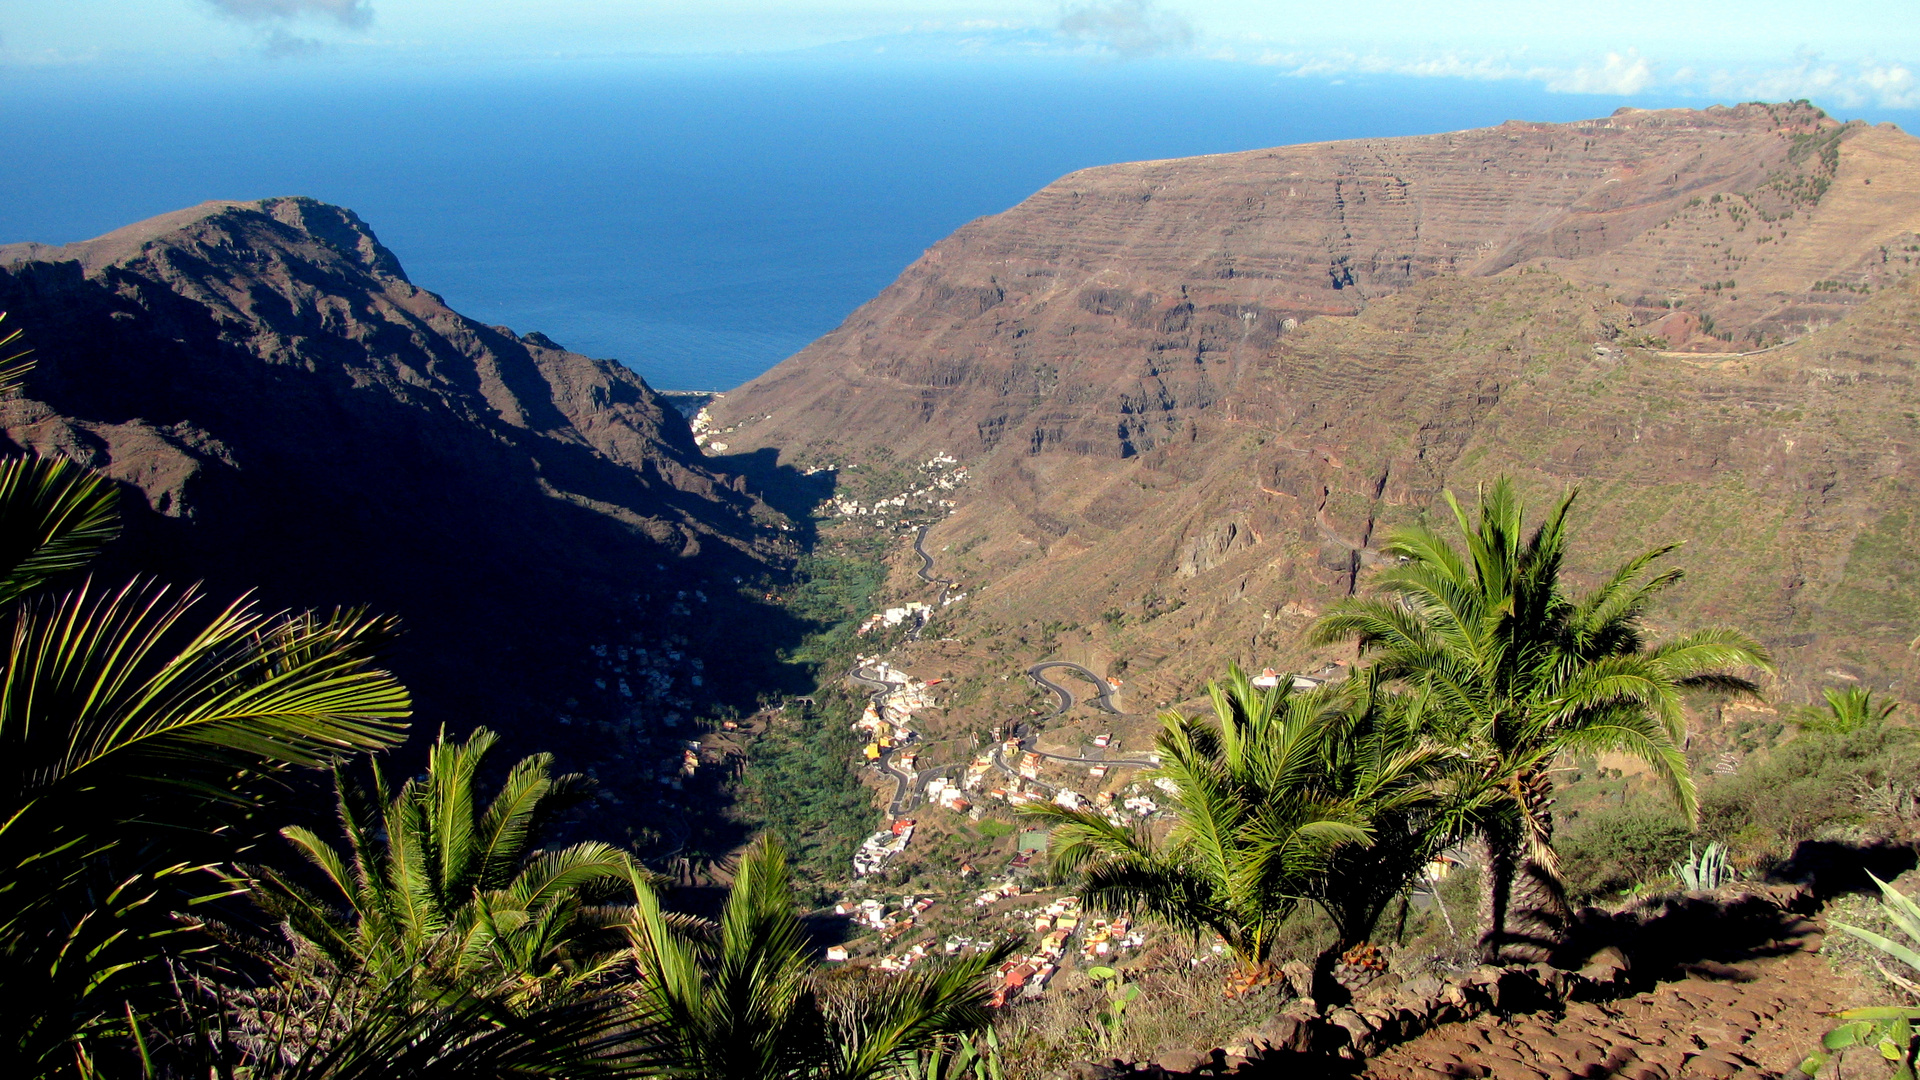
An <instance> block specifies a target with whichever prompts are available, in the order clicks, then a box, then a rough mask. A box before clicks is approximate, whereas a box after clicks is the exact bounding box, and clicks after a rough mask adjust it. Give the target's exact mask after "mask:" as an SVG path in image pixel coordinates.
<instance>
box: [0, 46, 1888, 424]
mask: <svg viewBox="0 0 1920 1080" xmlns="http://www.w3.org/2000/svg"><path fill="white" fill-rule="evenodd" d="M1623 104H1624V105H1636V106H1640V107H1658V106H1664V105H1704V104H1709V103H1708V102H1704V101H1694V100H1685V101H1682V100H1670V99H1654V98H1610V97H1599V96H1588V95H1570V94H1552V93H1548V92H1546V91H1544V90H1541V89H1539V88H1537V87H1534V86H1532V85H1529V84H1524V83H1517V82H1504V83H1502V82H1476V81H1469V80H1456V79H1411V78H1386V77H1369V78H1365V79H1351V78H1350V79H1347V80H1345V81H1339V80H1328V79H1307V78H1296V77H1289V76H1284V75H1280V74H1277V73H1275V72H1274V71H1272V70H1271V69H1264V68H1260V67H1257V66H1252V65H1227V64H1220V63H1200V62H1194V61H1182V62H1173V61H1136V62H1128V63H1089V62H1082V61H1076V60H1064V59H1051V60H1047V61H1038V60H1032V61H1002V60H993V61H981V62H974V63H962V62H953V61H917V62H894V63H883V62H880V61H878V60H874V61H855V60H848V59H845V58H840V59H837V60H835V61H833V62H825V61H821V60H805V59H791V58H787V59H781V58H754V57H734V58H694V59H686V58H682V59H651V60H627V61H607V62H598V63H591V64H583V63H569V64H561V63H558V62H556V63H551V64H528V65H521V66H518V67H515V68H511V69H507V68H502V69H494V70H486V71H471V70H469V71H454V70H445V71H425V72H413V73H408V74H405V75H399V74H365V73H362V74H356V75H353V76H351V77H342V76H339V75H338V74H335V75H329V74H328V73H326V72H325V71H315V72H305V71H302V70H297V69H291V68H290V69H289V70H288V72H287V73H284V74H281V75H277V76H275V77H274V78H271V79H266V80H262V79H260V78H255V77H246V78H242V77H239V76H237V75H236V76H222V75H220V74H219V73H214V74H212V75H208V76H206V77H203V78H169V79H164V80H163V79H154V80H148V81H141V82H136V81H131V80H129V79H124V78H120V79H109V80H98V81H94V80H88V79H84V78H82V77H80V76H77V75H73V74H35V73H32V72H23V71H18V70H16V71H12V72H7V73H5V77H4V80H0V136H3V138H0V242H10V241H15V240H40V241H44V242H48V243H65V242H69V241H73V240H80V239H85V238H88V237H91V236H95V235H98V234H100V233H103V232H106V231H109V230H111V229H114V228H117V227H119V226H121V225H124V224H128V223H130V222H133V221H137V220H139V219H141V218H144V217H148V216H151V215H153V214H158V213H162V212H164V211H167V210H173V209H177V208H179V207H183V206H188V205H191V204H193V203H197V202H200V201H203V200H206V199H216V198H219V199H251V198H261V197H266V196H271V195H294V194H298V195H311V196H313V197H315V198H319V199H324V200H326V201H328V202H333V203H338V204H341V205H344V206H348V207H351V208H352V209H353V210H355V211H356V212H358V213H359V214H360V216H361V217H362V218H364V219H365V220H366V221H367V222H368V223H369V224H370V225H371V226H372V227H373V229H374V231H375V232H376V233H378V234H379V236H380V238H381V240H382V241H383V242H385V243H386V244H387V246H388V247H390V248H392V249H393V250H394V252H395V253H396V254H397V255H398V256H399V257H400V260H401V262H402V263H403V264H404V265H405V266H406V268H407V271H408V274H409V275H410V276H411V277H412V278H413V280H414V282H415V283H416V284H418V285H420V286H422V287H423V288H427V289H431V290H433V291H435V292H437V293H440V294H441V295H443V296H445V297H446V299H447V301H448V302H449V303H450V304H451V305H452V306H453V307H454V308H455V309H456V310H459V311H461V312H463V313H465V314H467V315H470V316H473V317H475V318H479V319H483V320H485V321H487V322H490V323H497V324H503V325H506V326H509V327H511V328H513V329H514V330H516V331H519V332H521V333H525V332H528V331H532V330H538V331H541V332H543V333H545V334H547V335H548V336H550V337H552V338H553V339H555V340H556V341H559V342H560V343H562V344H564V345H566V346H567V347H569V348H572V349H575V350H577V351H579V352H584V353H587V354H589V355H593V356H601V357H611V358H615V359H618V360H620V361H622V362H623V363H626V364H628V365H629V366H631V367H633V368H634V369H636V370H637V371H639V372H640V373H641V374H642V375H644V376H645V377H646V378H647V380H648V381H649V382H651V383H652V384H653V385H654V386H656V387H659V388H661V389H667V390H689V391H692V390H701V391H707V390H724V389H728V388H730V387H733V386H736V385H739V384H740V383H742V382H745V381H747V380H748V379H751V378H753V377H754V376H756V375H758V374H760V373H761V372H763V371H765V370H766V369H767V368H769V367H771V366H773V365H774V364H776V363H778V362H779V361H780V360H781V359H783V358H785V357H786V356H789V355H791V354H792V353H793V352H795V351H797V350H798V349H800V348H801V347H803V346H804V345H806V344H807V343H808V342H809V341H811V340H813V339H814V338H816V337H818V336H819V335H821V334H823V333H825V332H827V331H828V330H831V329H832V328H833V327H834V326H835V325H837V324H838V323H839V322H840V321H841V320H842V319H843V318H845V317H846V315H847V314H848V313H849V312H851V311H852V310H853V309H854V308H855V307H857V306H858V305H859V304H860V303H862V302H863V301H865V300H867V299H868V298H869V297H871V296H872V295H873V294H874V293H876V292H878V291H879V290H880V289H881V288H883V287H884V286H885V285H886V284H887V283H888V282H889V281H891V280H892V279H893V278H894V276H895V275H896V274H898V273H899V272H900V270H901V269H902V268H903V267H904V266H906V265H907V264H908V263H909V262H911V261H912V260H913V259H914V258H916V257H917V256H918V255H919V254H920V252H921V251H923V250H924V249H926V248H927V247H928V246H930V245H931V244H933V243H934V242H935V241H937V240H939V239H940V238H941V237H942V236H945V235H946V234H947V233H949V232H951V231H952V230H953V229H955V228H956V227H958V226H960V225H961V224H964V223H965V222H966V221H968V220H970V219H972V218H975V217H978V216H981V215H985V214H992V213H996V212H998V211H1000V210H1004V209H1006V208H1007V207H1009V206H1012V205H1013V204H1015V203H1017V202H1019V201H1020V200H1021V199H1022V198H1024V197H1026V196H1027V195H1028V194H1030V193H1031V192H1033V191H1034V190H1035V189H1037V188H1039V187H1041V186H1042V185H1044V184H1046V183H1048V182H1049V181H1051V180H1053V179H1055V178H1056V177H1058V176H1060V175H1062V174H1064V173H1067V172H1070V171H1073V170H1075V169H1080V168H1085V167H1087V166H1092V165H1101V164H1107V163H1112V162H1119V161H1135V160H1144V159H1152V158H1166V157H1180V156H1186V155H1192V154H1207V153H1219V152H1226V151H1234V150H1247V149H1254V148H1258V147H1265V146H1277V145H1283V144H1287V143H1295V142H1308V141H1316V140H1323V139H1336V138H1353V137H1365V136H1391V135H1406V134H1418V133H1425V132H1433V131H1447V130H1457V129H1460V128H1467V127H1478V126H1483V125H1488V124H1497V123H1500V122H1501V121H1504V120H1508V119H1529V120H1547V121H1565V120H1575V119H1581V118H1585V117H1590V116H1603V115H1606V114H1607V113H1610V112H1612V111H1613V110H1614V109H1615V108H1617V107H1619V106H1620V105H1623ZM1836 112H1844V111H1842V110H1836ZM1845 115H1852V114H1850V113H1847V114H1845ZM1867 118H1868V119H1872V120H1876V121H1878V120H1884V119H1892V120H1895V121H1896V122H1900V123H1902V125H1903V126H1906V127H1908V129H1909V130H1914V128H1913V127H1912V124H1913V122H1914V120H1915V119H1920V117H1916V116H1914V115H1911V114H1909V115H1901V114H1897V113H1887V112H1885V111H1884V110H1883V111H1882V112H1880V113H1871V114H1868V115H1867Z"/></svg>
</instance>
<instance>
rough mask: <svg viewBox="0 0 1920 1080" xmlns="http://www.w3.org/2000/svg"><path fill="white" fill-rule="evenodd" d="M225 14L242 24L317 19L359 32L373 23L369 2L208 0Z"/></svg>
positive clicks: (349, 0) (339, 0) (347, 0)
mask: <svg viewBox="0 0 1920 1080" xmlns="http://www.w3.org/2000/svg"><path fill="white" fill-rule="evenodd" d="M207 2H208V3H210V4H212V5H213V6H214V8H215V9H216V10H218V11H219V12H220V13H221V14H223V15H227V16H230V17H232V18H235V19H239V20H241V21H242V22H291V21H292V20H294V19H299V18H304V17H307V16H315V17H318V18H321V19H324V20H327V21H329V22H336V23H339V24H340V25H341V26H346V27H353V28H359V27H362V26H365V25H367V24H368V23H370V22H372V21H373V8H372V7H370V6H368V4H367V0H207Z"/></svg>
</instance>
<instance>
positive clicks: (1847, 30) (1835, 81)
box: [0, 0, 1920, 110]
mask: <svg viewBox="0 0 1920 1080" xmlns="http://www.w3.org/2000/svg"><path fill="white" fill-rule="evenodd" d="M1909 2H1910V0H1894V2H1882V0H1838V2H1836V3H1834V4H1832V5H1829V6H1828V7H1827V8H1826V9H1823V10H1822V11H1820V12H1818V13H1817V14H1815V13H1810V12H1808V11H1807V10H1806V9H1805V8H1804V6H1802V5H1799V4H1798V3H1796V2H1795V0H1745V2H1741V3H1735V2H1733V0H1703V2H1702V3H1698V4H1693V5H1687V6H1684V7H1680V8H1675V7H1671V6H1663V5H1657V4H1651V0H1619V3H1617V4H1615V5H1610V6H1609V7H1608V9H1607V10H1606V11H1604V12H1603V11H1600V10H1599V9H1597V8H1594V7H1593V6H1592V5H1581V4H1577V3H1574V2H1573V0H1534V2H1531V3H1522V2H1521V0H1459V3H1457V4H1455V5H1449V6H1448V8H1447V9H1446V10H1445V11H1439V10H1437V9H1435V8H1432V7H1429V6H1425V5H1419V4H1415V3H1412V2H1411V0H1350V2H1349V3H1346V4H1343V5H1340V6H1339V7H1338V8H1330V7H1328V6H1326V5H1321V4H1312V5H1310V4H1307V3H1304V2H1301V3H1293V2H1289V0H1271V2H1269V0H1259V2H1255V0H1186V2H1181V0H959V2H957V3H956V2H955V0H803V2H793V0H705V2H703V3H701V4H692V3H684V2H678V0H673V2H669V0H638V2H635V3H631V4H620V5H609V4H604V3H599V2H596V0H530V2H494V0H94V2H92V3H89V4H87V5H64V6H60V5H46V6H36V7H35V8H33V9H31V10H27V11H22V12H15V13H10V14H8V15H6V16H4V17H0V72H3V71H5V70H9V69H11V70H15V71H24V70H35V69H39V70H44V69H48V68H69V69H76V70H85V69H87V68H89V67H97V68H105V67H109V66H113V65H118V66H120V67H121V68H128V67H131V66H139V65H140V64H143V63H144V64H147V65H150V66H167V67H171V68H173V69H175V70H180V69H183V68H189V67H191V66H192V65H193V64H195V63H196V62H198V63H202V64H203V65H205V64H211V65H212V66H214V67H219V66H222V65H226V66H229V67H230V66H232V65H236V64H245V63H247V62H249V60H250V59H251V61H252V62H256V63H257V62H260V61H261V60H263V59H269V60H271V61H272V62H274V63H277V64H278V66H279V67H280V68H282V69H288V68H298V67H301V66H312V65H324V64H339V65H347V66H368V67H386V68H389V69H401V68H404V67H405V66H407V65H425V66H434V65H463V66H467V67H473V66H485V65H487V64H508V65H511V64H516V63H527V62H534V61H539V60H561V61H565V60H570V59H577V60H583V61H585V60H606V59H619V58H622V57H625V58H646V57H661V56H679V57H690V56H706V57H711V58H716V59H726V58H740V59H748V58H756V57H757V58H780V57H791V58H795V59H799V60H818V61H823V62H854V61H856V60H861V59H873V58H884V59H886V60H889V61H907V60H913V59H928V60H954V61H968V60H971V61H982V62H985V61H1008V60H1027V61H1041V62H1046V61H1051V62H1056V63H1058V62H1076V61H1077V62H1094V63H1104V62H1110V63H1129V62H1142V61H1156V62H1157V61H1169V60H1175V61H1187V62H1194V63H1199V64H1207V63H1215V64H1222V65H1252V66H1255V67H1258V68H1264V69H1270V70H1272V71H1273V72H1275V73H1276V74H1278V75H1282V76H1295V77H1300V78H1318V79H1328V80H1338V79H1356V78H1366V77H1369V76H1402V77H1411V78H1432V79H1467V80H1476V81H1487V82H1495V81H1504V82H1516V83H1526V84H1531V85H1534V86H1537V87H1540V88H1542V89H1545V90H1547V91H1549V92H1552V93H1561V94H1586V95H1606V96H1612V97H1642V96H1648V95H1652V96H1658V97H1661V98H1686V99H1691V100H1700V101H1707V100H1717V101H1729V102H1730V101H1738V100H1754V99H1761V100H1781V99H1791V98H1809V99H1812V100H1814V101H1815V102H1816V103H1819V104H1822V105H1825V106H1828V107H1830V108H1842V109H1851V108H1879V109H1894V110H1905V109H1915V108H1920V23H1916V21H1915V20H1912V19H1911V18H1910V17H1908V16H1910V15H1911V12H1910V10H1903V7H1904V5H1905V4H1907V3H1909ZM1650 5H1651V6H1650ZM82 8H84V9H85V10H84V11H82V10H81V9H82Z"/></svg>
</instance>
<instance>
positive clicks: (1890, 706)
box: [1793, 686, 1900, 735]
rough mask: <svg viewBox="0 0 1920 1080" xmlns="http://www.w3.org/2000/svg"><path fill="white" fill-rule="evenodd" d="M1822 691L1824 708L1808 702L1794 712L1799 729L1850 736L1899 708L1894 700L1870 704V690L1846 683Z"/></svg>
mask: <svg viewBox="0 0 1920 1080" xmlns="http://www.w3.org/2000/svg"><path fill="white" fill-rule="evenodd" d="M1822 693H1823V694H1824V695H1825V697H1826V699H1827V705H1826V708H1824V709H1823V708H1820V707H1819V706H1814V705H1809V706H1806V707H1803V708H1802V709H1800V710H1799V711H1798V712H1797V713H1795V714H1794V718H1793V722H1794V723H1795V724H1797V725H1799V726H1800V728H1801V729H1802V730H1804V731H1812V732H1818V733H1819V734H1822V735H1851V734H1853V733H1854V732H1856V731H1859V730H1860V729H1861V728H1869V727H1873V726H1874V725H1876V724H1878V723H1880V722H1881V721H1882V720H1885V719H1886V718H1887V717H1889V716H1892V715H1893V711H1894V710H1895V709H1898V708H1899V707H1900V703H1899V702H1897V701H1889V702H1887V703H1885V704H1882V705H1876V704H1874V701H1873V691H1871V690H1868V689H1866V688H1865V687H1859V686H1849V687H1847V688H1845V689H1843V690H1836V689H1834V688H1832V687H1828V688H1827V689H1826V690H1824V691H1822Z"/></svg>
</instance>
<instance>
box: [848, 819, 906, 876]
mask: <svg viewBox="0 0 1920 1080" xmlns="http://www.w3.org/2000/svg"><path fill="white" fill-rule="evenodd" d="M912 842H913V822H912V821H911V820H901V821H896V822H894V823H893V827H892V828H891V829H882V830H881V831H879V832H877V833H874V834H873V835H872V836H869V837H867V838H866V839H865V840H863V841H861V843H860V850H859V851H856V852H854V853H853V876H854V877H866V876H867V875H868V874H873V873H878V872H879V871H881V870H884V869H886V866H887V864H888V863H890V862H892V861H893V857H894V856H895V855H898V854H900V853H901V852H903V851H905V850H907V845H908V844H910V843H912Z"/></svg>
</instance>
